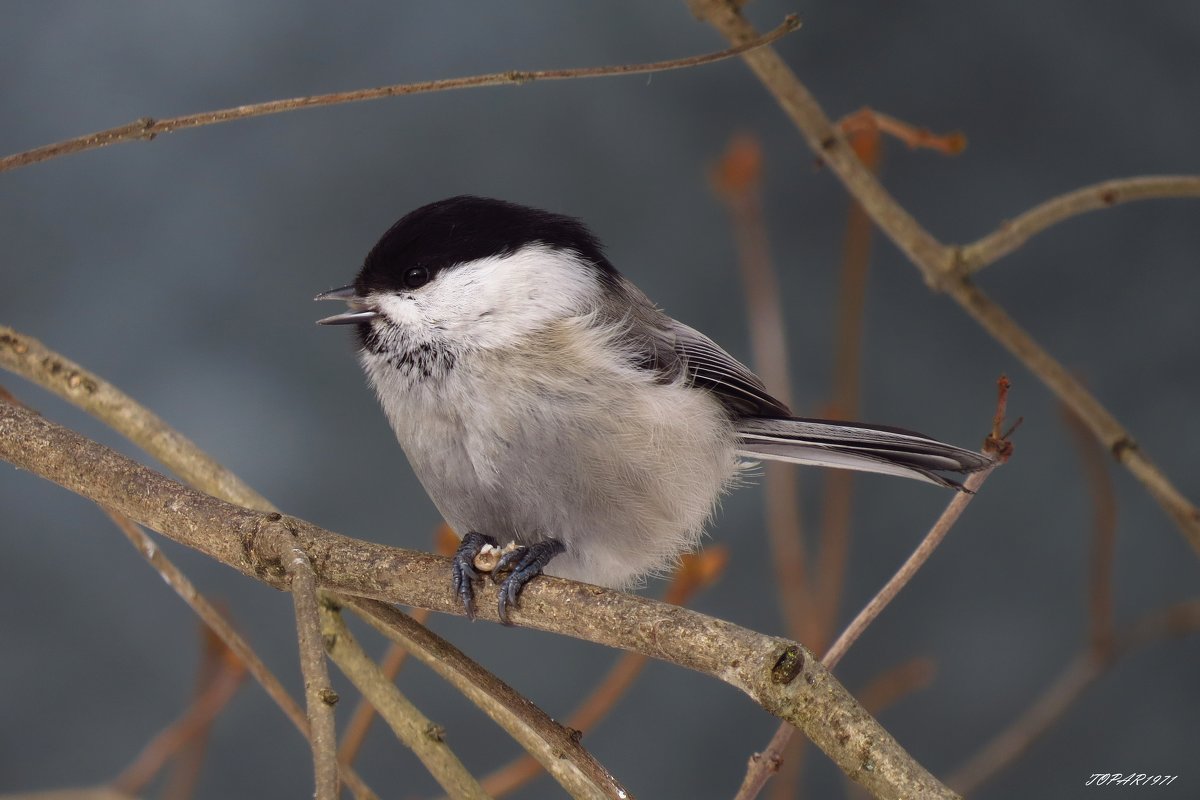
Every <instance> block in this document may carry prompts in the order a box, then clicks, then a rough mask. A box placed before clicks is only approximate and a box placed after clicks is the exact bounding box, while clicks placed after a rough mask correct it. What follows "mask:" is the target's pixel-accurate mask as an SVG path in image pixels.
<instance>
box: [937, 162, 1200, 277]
mask: <svg viewBox="0 0 1200 800" xmlns="http://www.w3.org/2000/svg"><path fill="white" fill-rule="evenodd" d="M1165 197H1200V175H1143V176H1139V177H1136V178H1119V179H1117V180H1111V181H1104V182H1102V183H1094V184H1092V185H1091V186H1084V187H1083V188H1082V189H1076V190H1075V191H1073V192H1067V193H1066V194H1062V195H1059V196H1058V197H1052V198H1050V199H1049V200H1047V201H1046V202H1044V203H1041V204H1040V205H1037V206H1034V207H1033V208H1031V209H1029V210H1028V211H1026V212H1025V213H1023V214H1021V215H1020V216H1018V217H1016V218H1015V219H1011V220H1009V221H1008V222H1005V223H1004V224H1003V225H1001V226H1000V227H999V229H997V230H995V231H993V232H992V233H989V234H988V235H987V236H984V237H983V238H982V239H979V240H977V241H974V242H972V243H971V244H966V245H963V246H962V247H960V248H959V251H958V269H960V270H961V271H962V272H963V273H964V274H970V273H973V272H978V271H979V270H981V269H983V268H984V267H986V266H988V265H989V264H993V263H995V262H996V261H999V260H1000V259H1001V258H1003V257H1004V256H1006V255H1008V254H1009V253H1011V252H1012V251H1014V250H1016V249H1017V248H1019V247H1020V246H1021V245H1023V244H1025V242H1027V241H1029V240H1030V239H1031V238H1032V237H1033V236H1035V235H1037V234H1039V233H1041V232H1042V231H1044V230H1046V229H1047V228H1049V227H1051V226H1053V225H1057V224H1058V223H1060V222H1062V221H1063V220H1067V219H1070V218H1071V217H1074V216H1078V215H1080V214H1084V213H1087V212H1088V211H1098V210H1100V209H1104V208H1112V207H1113V206H1116V205H1120V204H1121V203H1129V202H1133V201H1134V200H1155V199H1158V198H1165Z"/></svg>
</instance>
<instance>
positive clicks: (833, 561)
mask: <svg viewBox="0 0 1200 800" xmlns="http://www.w3.org/2000/svg"><path fill="white" fill-rule="evenodd" d="M863 116H864V112H859V114H858V115H856V116H855V119H861V118H863ZM869 119H871V120H874V117H869ZM842 125H843V126H845V125H846V122H845V121H844V120H843V122H842ZM843 129H845V127H843ZM851 145H852V146H853V147H854V149H855V152H856V153H857V154H858V157H859V158H860V159H861V160H862V162H863V163H864V164H866V165H867V167H868V168H870V169H871V171H872V172H877V171H878V170H879V164H880V162H881V161H882V158H883V149H882V143H881V141H880V136H879V129H878V128H875V127H871V128H867V129H865V130H864V131H863V132H861V133H858V134H857V135H853V134H852V135H851ZM871 232H872V228H871V220H870V218H869V217H868V216H867V215H866V212H865V211H863V208H862V206H861V205H860V204H859V203H858V202H857V201H856V200H854V199H853V198H851V199H850V208H849V210H848V211H847V213H846V229H845V233H844V234H843V236H842V264H841V270H840V276H841V277H840V280H839V285H838V301H837V323H836V327H835V330H834V337H833V341H834V352H833V396H832V400H831V403H830V405H831V408H830V412H831V414H830V416H832V417H834V418H836V419H852V418H853V417H854V415H855V414H856V413H857V412H858V400H859V395H860V393H861V388H860V373H861V372H862V341H863V333H864V332H863V309H864V306H865V303H866V289H867V271H868V269H869V267H870V264H871ZM822 480H823V481H824V483H825V492H824V497H823V498H822V499H823V502H822V505H821V534H820V539H819V547H818V550H817V571H816V573H815V574H816V581H817V591H816V593H815V594H816V601H817V613H816V617H817V619H818V620H819V629H820V630H819V633H818V638H817V639H814V640H813V647H814V648H816V649H817V651H818V652H821V651H823V650H824V649H825V646H826V645H827V644H828V643H829V640H830V638H831V637H832V636H833V630H834V625H836V624H837V613H838V608H839V605H840V603H841V600H842V587H843V585H844V581H845V577H846V559H847V557H848V554H849V551H850V515H851V511H852V509H853V500H854V473H853V472H851V471H849V470H840V469H835V470H829V471H828V474H826V475H823V476H822Z"/></svg>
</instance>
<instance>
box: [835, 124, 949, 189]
mask: <svg viewBox="0 0 1200 800" xmlns="http://www.w3.org/2000/svg"><path fill="white" fill-rule="evenodd" d="M837 126H838V129H840V130H841V131H842V133H844V134H846V135H847V136H848V137H850V145H851V146H852V147H853V148H854V149H855V152H857V153H858V155H859V158H862V155H863V151H862V149H861V148H860V146H859V139H858V137H859V136H861V135H862V134H867V135H868V136H869V137H870V138H871V139H874V140H875V142H876V144H878V140H879V134H881V133H886V134H888V135H889V136H892V137H894V138H896V139H899V140H900V141H901V142H904V143H905V144H906V145H908V147H909V149H911V150H917V149H922V148H923V149H926V150H934V151H937V152H939V153H941V154H942V155H944V156H956V155H958V154H959V153H961V152H962V151H963V150H965V149H966V148H967V137H966V135H965V134H964V133H962V132H961V131H954V132H952V133H946V134H937V133H934V132H933V131H931V130H929V129H928V128H918V127H916V126H915V125H910V124H909V123H907V122H904V121H903V120H899V119H896V118H895V117H893V116H889V115H888V114H884V113H883V112H882V111H876V110H875V109H873V108H860V109H859V110H858V111H855V112H854V113H852V114H847V115H846V116H844V117H842V119H841V120H840V121H839V122H838V124H837ZM863 163H864V164H866V165H867V166H868V167H870V168H871V171H872V172H875V173H876V174H878V169H876V165H874V164H872V163H871V162H870V161H867V160H866V159H865V158H864V159H863Z"/></svg>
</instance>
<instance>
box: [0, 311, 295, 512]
mask: <svg viewBox="0 0 1200 800" xmlns="http://www.w3.org/2000/svg"><path fill="white" fill-rule="evenodd" d="M0 366H2V367H4V368H5V369H8V370H11V371H12V372H15V373H16V374H18V375H20V376H21V377H23V378H25V379H26V380H29V381H32V382H34V383H36V384H37V385H39V386H41V387H42V388H44V389H47V390H48V391H51V392H53V393H54V394H56V395H58V396H59V397H61V398H63V399H64V400H66V401H67V402H69V403H72V404H74V405H76V406H78V407H79V408H81V409H83V410H84V411H86V412H87V413H89V414H91V415H92V416H94V417H97V418H98V419H101V420H103V421H104V422H105V423H107V424H108V425H109V426H110V427H111V428H112V429H113V430H115V431H117V433H120V434H121V435H122V436H124V437H125V438H127V439H129V441H131V442H133V443H134V444H136V445H137V446H138V447H140V448H142V449H143V450H145V451H146V452H147V453H149V454H150V455H151V456H153V457H154V458H156V459H158V460H159V461H160V462H161V463H163V464H164V465H166V466H167V467H168V468H169V469H170V470H171V471H172V472H174V473H175V474H176V475H178V476H179V477H180V478H182V479H183V480H184V481H185V482H186V483H189V484H191V485H192V486H195V487H196V488H198V489H201V490H203V491H205V492H208V493H209V494H214V495H216V496H217V497H222V498H224V499H226V500H228V501H229V502H231V503H237V504H238V505H240V506H247V507H249V508H257V509H259V510H262V511H274V510H275V509H274V507H273V506H272V505H271V503H270V501H268V500H267V499H266V498H265V497H263V496H262V495H260V494H259V493H258V492H256V491H254V490H253V489H251V488H250V487H249V486H247V485H246V484H245V483H244V482H243V481H242V480H241V479H240V478H238V476H236V475H234V474H233V473H232V472H230V471H229V470H228V469H226V468H225V467H223V466H221V465H220V464H218V463H217V461H216V459H214V458H212V457H211V456H209V455H208V454H207V453H205V452H204V451H203V450H201V449H200V448H199V447H197V446H196V445H195V444H194V443H193V442H192V441H191V440H189V439H188V438H187V437H185V436H183V435H182V434H180V433H179V432H178V431H176V430H175V429H174V428H172V427H171V426H170V425H168V424H167V423H165V422H163V421H162V420H161V419H159V417H158V416H157V415H155V414H154V413H153V412H151V411H150V410H148V409H146V408H145V407H144V406H140V405H138V403H137V402H136V401H134V400H133V398H131V397H130V396H129V395H127V394H125V393H124V392H122V391H121V390H120V389H118V388H116V387H115V386H113V385H112V384H111V383H109V382H108V381H106V380H104V379H103V378H101V377H99V376H98V375H95V374H93V373H92V372H89V371H88V370H86V369H84V368H83V367H81V366H79V365H78V364H76V363H75V362H74V361H71V360H70V359H68V358H66V357H64V356H62V355H60V354H58V353H56V352H54V351H53V350H51V349H49V348H48V347H46V346H45V345H43V344H42V343H41V342H39V341H38V340H37V339H34V338H33V337H30V336H25V335H23V334H19V333H17V332H16V331H14V330H13V329H12V328H8V327H5V326H4V325H0Z"/></svg>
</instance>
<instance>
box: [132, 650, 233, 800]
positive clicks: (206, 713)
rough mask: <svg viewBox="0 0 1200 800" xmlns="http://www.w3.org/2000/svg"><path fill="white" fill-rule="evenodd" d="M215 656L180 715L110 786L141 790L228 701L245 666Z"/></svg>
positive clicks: (210, 721)
mask: <svg viewBox="0 0 1200 800" xmlns="http://www.w3.org/2000/svg"><path fill="white" fill-rule="evenodd" d="M216 659H217V670H216V672H215V673H214V674H213V675H212V676H211V678H210V679H209V681H208V684H207V686H206V687H205V689H204V690H203V691H202V692H201V693H200V694H199V695H197V696H196V699H195V700H194V701H193V702H192V704H191V706H189V708H188V709H187V710H186V711H185V712H184V713H183V715H182V716H181V717H180V718H179V719H177V720H175V721H174V722H173V723H171V724H170V725H169V726H168V727H167V728H166V729H164V730H162V731H161V732H159V734H158V735H157V736H155V737H154V738H153V739H151V740H150V742H149V743H148V744H147V745H146V746H145V747H144V748H142V752H141V753H139V754H138V757H137V758H136V759H134V761H133V763H132V764H130V765H129V766H128V767H126V768H125V770H124V771H123V772H122V773H121V774H120V775H119V776H117V777H116V778H115V779H114V780H113V782H112V788H114V789H116V790H117V791H119V792H124V793H126V794H131V795H136V794H139V793H141V792H142V791H144V790H145V788H146V785H147V784H149V783H150V781H151V779H153V778H154V776H155V775H156V774H157V773H158V771H159V770H161V769H162V768H163V766H164V765H165V764H166V763H167V761H168V760H169V759H171V758H172V757H174V756H177V755H178V754H179V753H180V751H181V750H182V749H183V747H184V746H185V745H186V744H187V743H188V742H190V741H192V740H193V739H194V738H195V737H196V736H197V735H199V734H200V732H201V731H203V730H204V729H205V728H207V727H208V726H209V725H211V723H212V721H213V720H214V719H216V718H217V715H218V714H220V713H221V711H223V710H224V708H225V706H227V705H228V704H229V701H230V700H231V699H233V696H234V694H236V693H237V690H238V688H239V687H240V686H241V685H242V680H243V679H244V678H245V676H246V668H245V665H244V664H243V663H242V662H241V661H238V660H236V659H234V658H224V657H222V655H221V654H220V653H219V652H218V654H217V656H216Z"/></svg>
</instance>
